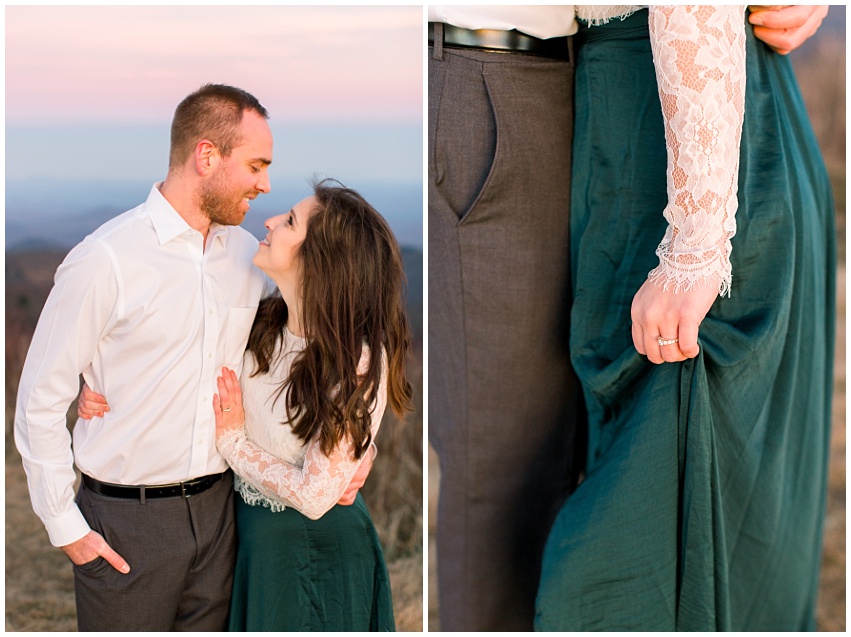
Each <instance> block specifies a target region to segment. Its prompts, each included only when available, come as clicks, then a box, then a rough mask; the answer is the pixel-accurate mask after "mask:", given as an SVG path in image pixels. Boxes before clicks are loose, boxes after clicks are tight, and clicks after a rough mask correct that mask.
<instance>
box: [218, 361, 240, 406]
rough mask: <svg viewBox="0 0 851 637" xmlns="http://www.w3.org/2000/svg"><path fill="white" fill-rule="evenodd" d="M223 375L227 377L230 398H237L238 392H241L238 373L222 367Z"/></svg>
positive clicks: (226, 383) (226, 385)
mask: <svg viewBox="0 0 851 637" xmlns="http://www.w3.org/2000/svg"><path fill="white" fill-rule="evenodd" d="M222 377H223V378H224V379H225V387H227V390H228V394H229V395H230V398H231V399H233V400H236V398H237V392H239V381H237V380H236V374H235V373H234V372H233V371H232V370H230V369H228V368H227V367H224V368H222Z"/></svg>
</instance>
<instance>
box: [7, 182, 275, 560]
mask: <svg viewBox="0 0 851 637" xmlns="http://www.w3.org/2000/svg"><path fill="white" fill-rule="evenodd" d="M257 244H258V242H257V239H255V238H254V237H252V236H251V235H250V234H249V233H248V232H246V231H245V230H243V229H242V228H239V227H226V226H220V225H217V224H213V225H212V227H211V228H210V231H209V233H208V236H207V246H206V249H205V248H204V240H203V236H202V235H201V233H200V232H198V231H197V230H194V229H192V228H191V227H190V226H189V225H188V224H187V223H186V222H185V221H184V220H183V218H182V217H181V216H180V215H179V214H178V213H177V212H176V211H175V210H174V208H172V206H171V205H170V204H169V203H168V202H167V201H166V200H165V198H164V197H163V196H162V194H160V191H159V184H157V185H155V186H154V187H153V188H152V189H151V193H150V195H149V196H148V199H147V201H146V202H145V203H144V204H142V205H140V206H138V207H136V208H134V209H133V210H130V211H128V212H126V213H124V214H122V215H120V216H118V217H116V218H115V219H113V220H111V221H109V222H107V223H106V224H104V225H103V226H101V227H100V228H98V229H97V230H96V231H95V232H94V233H92V234H91V235H89V236H88V237H86V239H85V240H83V242H82V243H80V244H79V245H78V246H76V247H75V248H74V249H73V250H72V251H71V252H70V253H69V254H68V256H67V257H66V258H65V260H64V261H63V263H62V265H60V266H59V269H58V270H57V272H56V278H55V284H54V287H53V290H52V291H51V293H50V296H49V297H48V299H47V302H46V303H45V306H44V309H43V311H42V314H41V318H40V319H39V322H38V326H37V327H36V331H35V335H34V336H33V340H32V344H31V346H30V350H29V353H28V355H27V360H26V364H25V365H24V369H23V373H22V375H21V382H20V386H19V388H18V400H17V412H16V415H15V438H16V442H17V445H18V448H19V450H20V452H21V456H22V457H23V463H24V468H25V469H26V473H27V479H28V482H29V487H30V494H31V497H32V500H33V507H34V509H35V511H36V513H37V514H38V516H39V517H40V518H41V519H42V521H43V522H44V524H45V527H46V528H47V531H48V534H49V535H50V541H51V543H52V544H53V545H54V546H64V545H66V544H69V543H71V542H73V541H76V540H78V539H80V538H81V537H83V536H84V535H86V533H88V532H89V526H88V524H87V523H86V521H85V519H84V518H83V516H82V515H81V513H80V511H79V510H78V509H77V506H76V504H75V503H74V482H75V475H74V470H73V463H74V462H76V464H77V466H78V467H79V469H80V471H82V472H83V473H85V474H88V475H90V476H92V477H93V478H96V479H97V480H100V481H102V482H110V483H115V484H127V485H142V484H148V485H156V484H169V483H173V482H180V481H184V480H190V479H193V478H197V477H200V476H204V475H208V474H213V473H220V472H222V471H225V470H226V469H227V463H225V461H224V459H223V458H222V457H221V456H220V455H219V453H218V451H217V450H216V445H215V418H214V416H213V407H212V399H213V394H214V393H215V392H216V377H217V376H218V374H219V373H220V370H221V368H222V367H223V366H227V367H230V368H231V369H234V370H236V371H237V373H239V372H241V370H242V356H243V353H244V351H245V346H246V343H247V340H248V334H249V331H250V329H251V324H252V322H253V320H254V315H255V313H256V310H257V305H258V303H259V301H260V299H261V297H263V296H265V295H267V294H268V293H269V292H270V291H271V290H272V289H273V286H272V284H271V283H270V282H269V280H268V279H267V277H266V276H265V275H264V274H263V273H262V272H261V271H260V270H258V269H257V268H255V267H254V266H253V264H252V258H253V256H254V254H255V253H256V252H257ZM80 374H82V375H83V377H84V378H85V380H86V382H87V383H88V385H89V386H90V387H91V388H92V389H93V390H95V391H97V392H98V393H101V394H103V395H104V396H106V398H107V401H108V403H109V407H110V411H109V412H108V413H106V414H105V415H104V417H103V418H93V419H92V420H88V421H87V420H78V421H77V424H76V426H75V427H74V431H73V455H72V450H71V444H70V442H71V441H70V436H69V433H68V431H67V428H66V424H65V415H66V411H67V409H68V406H69V404H70V403H71V402H72V401H73V400H74V398H75V397H76V395H77V393H78V392H79V389H80V385H79V375H80Z"/></svg>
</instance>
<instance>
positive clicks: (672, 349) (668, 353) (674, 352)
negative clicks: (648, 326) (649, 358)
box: [656, 328, 686, 363]
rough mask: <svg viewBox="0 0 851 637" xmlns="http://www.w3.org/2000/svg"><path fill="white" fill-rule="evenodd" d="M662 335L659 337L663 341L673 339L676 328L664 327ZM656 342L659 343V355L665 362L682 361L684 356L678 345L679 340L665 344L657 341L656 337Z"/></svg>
mask: <svg viewBox="0 0 851 637" xmlns="http://www.w3.org/2000/svg"><path fill="white" fill-rule="evenodd" d="M662 334H663V336H662V337H660V338H662V339H663V340H665V341H669V340H674V339H676V338H677V336H676V334H677V330H676V329H671V328H668V329H665V330H663V331H662ZM656 344H657V345H659V355H660V356H661V357H662V359H663V360H664V361H665V362H666V363H678V362H680V361H684V360H685V359H686V356H685V355H684V354H683V353H682V351H681V350H680V347H679V341H677V342H676V343H669V344H667V345H662V344H660V343H659V339H656Z"/></svg>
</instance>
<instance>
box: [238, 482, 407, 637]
mask: <svg viewBox="0 0 851 637" xmlns="http://www.w3.org/2000/svg"><path fill="white" fill-rule="evenodd" d="M236 502H237V505H236V529H237V535H238V538H239V545H238V550H237V559H236V573H235V575H234V583H233V598H232V601H231V617H230V630H231V631H240V632H242V631H311V632H314V631H360V632H364V631H393V630H395V629H396V628H395V624H394V620H393V604H392V600H391V597H390V579H389V577H388V575H387V567H386V565H385V563H384V555H383V553H382V551H381V544H380V543H379V540H378V535H377V534H376V532H375V527H374V526H373V524H372V519H371V518H370V516H369V512H368V511H367V508H366V504H364V501H363V498H362V497H361V496H360V494H358V496H357V499H356V500H355V503H354V504H353V505H351V506H341V505H337V506H335V507H334V508H333V509H331V510H330V511H328V513H326V514H325V515H323V516H322V517H321V518H319V519H318V520H311V519H309V518H307V517H305V516H303V515H302V514H301V513H299V512H298V511H296V510H295V509H291V508H287V509H286V510H284V511H280V512H272V511H271V510H269V509H267V508H265V507H263V506H251V505H249V504H246V503H245V502H244V501H243V500H242V498H240V497H237V498H236Z"/></svg>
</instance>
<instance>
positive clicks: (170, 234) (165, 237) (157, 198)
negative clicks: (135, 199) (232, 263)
mask: <svg viewBox="0 0 851 637" xmlns="http://www.w3.org/2000/svg"><path fill="white" fill-rule="evenodd" d="M162 185H163V182H161V181H160V182H158V183H156V184H154V185H153V187H152V188H151V192H150V194H149V195H148V200H147V201H146V202H145V208H146V209H147V211H148V214H149V215H150V217H151V223H153V225H154V231H155V232H156V233H157V238H158V239H159V242H160V245H165V244H166V243H168V242H169V241H171V240H172V239H175V238H177V237H179V236H180V235H182V234H183V233H184V232H186V231H187V230H192V227H191V226H190V225H189V224H188V223H186V220H185V219H184V218H183V217H181V216H180V213H178V212H177V210H175V209H174V207H173V206H172V205H171V204H170V203H169V202H168V200H166V198H165V197H163V195H162V193H161V192H160V186H162ZM210 233H211V234H212V235H213V237H219V240H220V241H221V242H222V247H224V246H225V245H226V244H227V237H228V226H223V225H220V224H218V223H212V224H210Z"/></svg>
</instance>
